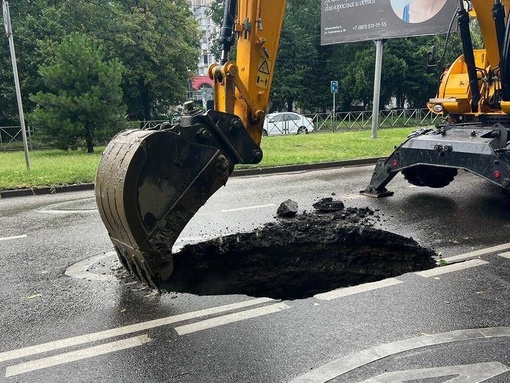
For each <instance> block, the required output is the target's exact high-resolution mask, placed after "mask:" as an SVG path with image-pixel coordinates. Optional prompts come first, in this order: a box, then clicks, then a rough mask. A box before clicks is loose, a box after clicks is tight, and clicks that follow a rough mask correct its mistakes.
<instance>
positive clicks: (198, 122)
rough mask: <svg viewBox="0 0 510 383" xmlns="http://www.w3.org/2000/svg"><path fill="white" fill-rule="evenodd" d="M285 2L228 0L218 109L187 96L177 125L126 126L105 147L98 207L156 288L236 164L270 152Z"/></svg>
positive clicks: (216, 74) (214, 72) (134, 266)
mask: <svg viewBox="0 0 510 383" xmlns="http://www.w3.org/2000/svg"><path fill="white" fill-rule="evenodd" d="M284 9H285V0H239V1H237V0H226V2H225V13H224V21H223V26H222V28H221V33H220V39H221V48H222V52H221V59H220V62H219V63H218V64H213V65H211V67H210V68H209V76H210V77H211V78H212V79H213V80H214V91H215V95H214V110H208V111H206V112H201V111H198V110H195V109H194V107H193V104H192V103H189V102H188V103H186V104H185V111H184V114H183V116H182V118H181V122H180V123H179V124H178V125H171V124H169V123H164V124H161V126H160V127H159V129H157V130H127V131H123V132H121V133H119V134H117V135H116V136H115V137H114V138H113V139H112V141H111V142H110V143H109V144H108V146H107V147H106V149H105V151H104V153H103V156H102V159H101V161H100V164H99V167H98V170H97V176H96V201H97V205H98V209H99V213H100V215H101V218H102V220H103V222H104V224H105V226H106V228H107V230H108V234H109V236H110V238H111V240H112V242H113V245H114V248H115V250H116V252H117V255H118V257H119V260H120V261H121V263H122V264H123V265H124V266H125V267H126V268H127V269H129V270H130V271H131V272H132V273H133V274H134V275H135V276H137V277H138V278H139V279H140V280H142V281H143V282H145V283H146V284H148V285H150V286H152V287H156V288H157V287H158V285H159V283H160V282H161V281H162V280H166V279H168V278H169V277H170V275H171V274H172V271H173V260H172V247H173V245H174V243H175V241H176V240H177V238H178V236H179V234H180V233H181V232H182V230H183V229H184V227H185V226H186V225H187V223H188V222H189V221H190V220H191V218H192V217H193V216H194V215H195V213H196V212H197V211H198V209H199V208H200V207H201V206H202V205H203V204H204V203H205V202H206V201H207V199H208V198H209V197H210V196H211V195H212V194H214V193H215V192H216V190H218V189H219V188H220V187H221V186H223V185H224V184H225V183H226V182H227V179H228V177H229V175H230V174H231V172H232V171H233V169H234V165H235V164H237V163H258V162H260V161H261V160H262V150H261V149H260V146H259V145H260V141H261V137H262V124H263V122H264V116H265V113H266V108H267V104H268V100H269V96H270V90H271V83H272V80H273V73H274V66H275V62H276V53H277V50H278V42H279V39H280V33H281V28H282V23H283V16H284ZM234 45H236V59H235V62H234V61H232V60H230V58H229V56H230V55H229V53H230V49H231V47H232V46H234Z"/></svg>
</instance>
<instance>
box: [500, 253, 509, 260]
mask: <svg viewBox="0 0 510 383" xmlns="http://www.w3.org/2000/svg"><path fill="white" fill-rule="evenodd" d="M498 255H499V256H500V257H503V258H506V259H510V251H507V252H505V253H499V254H498Z"/></svg>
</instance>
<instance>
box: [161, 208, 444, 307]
mask: <svg viewBox="0 0 510 383" xmlns="http://www.w3.org/2000/svg"><path fill="white" fill-rule="evenodd" d="M323 202H324V201H323ZM326 202H328V203H329V205H324V204H323V205H322V207H327V206H332V205H331V201H326ZM316 205H317V204H316ZM334 206H335V207H334V208H333V209H328V208H324V209H321V208H319V209H318V210H316V211H314V212H308V213H307V212H304V213H302V214H297V215H295V216H293V217H292V218H284V219H283V218H282V219H279V220H278V221H277V222H273V223H268V224H266V225H264V226H263V227H261V228H260V229H257V230H255V231H252V232H249V233H239V234H232V235H228V236H224V237H221V238H216V239H212V240H209V241H205V242H201V243H197V244H193V245H187V246H185V247H184V248H183V249H182V250H181V251H180V252H178V253H176V254H175V255H174V266H175V269H174V270H175V271H174V274H173V275H172V276H171V278H170V279H169V281H167V282H164V283H163V285H162V286H161V287H162V288H163V289H164V290H166V291H172V292H186V293H192V294H197V295H221V294H245V295H249V296H255V297H270V298H274V299H303V298H307V297H311V296H313V295H315V294H318V293H321V292H326V291H330V290H333V289H336V288H339V287H346V286H353V285H357V284H361V283H366V282H374V281H378V280H381V279H384V278H388V277H394V276H398V275H402V274H404V273H407V272H411V271H417V270H424V269H429V268H432V267H435V266H436V263H435V258H434V257H435V256H436V254H435V253H434V252H433V251H432V250H430V249H427V248H424V247H422V246H420V245H419V244H418V243H417V242H416V241H414V240H413V239H411V238H406V237H403V236H400V235H398V234H394V233H391V232H388V231H384V230H381V229H376V228H374V227H373V225H374V221H375V220H377V214H374V212H373V211H371V210H370V209H368V208H363V209H359V208H345V207H343V204H341V206H338V204H337V205H334ZM316 207H317V206H316ZM319 207H320V205H319Z"/></svg>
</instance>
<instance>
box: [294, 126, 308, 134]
mask: <svg viewBox="0 0 510 383" xmlns="http://www.w3.org/2000/svg"><path fill="white" fill-rule="evenodd" d="M297 134H308V130H306V128H305V127H304V126H301V127H300V128H299V129H298V131H297Z"/></svg>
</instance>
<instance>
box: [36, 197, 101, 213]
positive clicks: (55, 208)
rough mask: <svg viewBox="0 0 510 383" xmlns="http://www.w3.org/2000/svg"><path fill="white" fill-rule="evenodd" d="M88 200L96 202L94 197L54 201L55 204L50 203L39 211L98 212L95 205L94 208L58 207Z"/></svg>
mask: <svg viewBox="0 0 510 383" xmlns="http://www.w3.org/2000/svg"><path fill="white" fill-rule="evenodd" d="M87 200H94V202H95V198H94V197H88V198H81V199H76V200H72V201H64V202H58V203H54V204H51V205H48V206H46V207H43V208H41V209H39V210H38V211H39V212H40V213H49V214H73V213H94V212H97V209H96V208H95V207H94V208H92V209H59V208H58V207H60V206H66V205H71V204H73V203H76V202H83V201H87ZM94 206H95V204H94Z"/></svg>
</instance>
